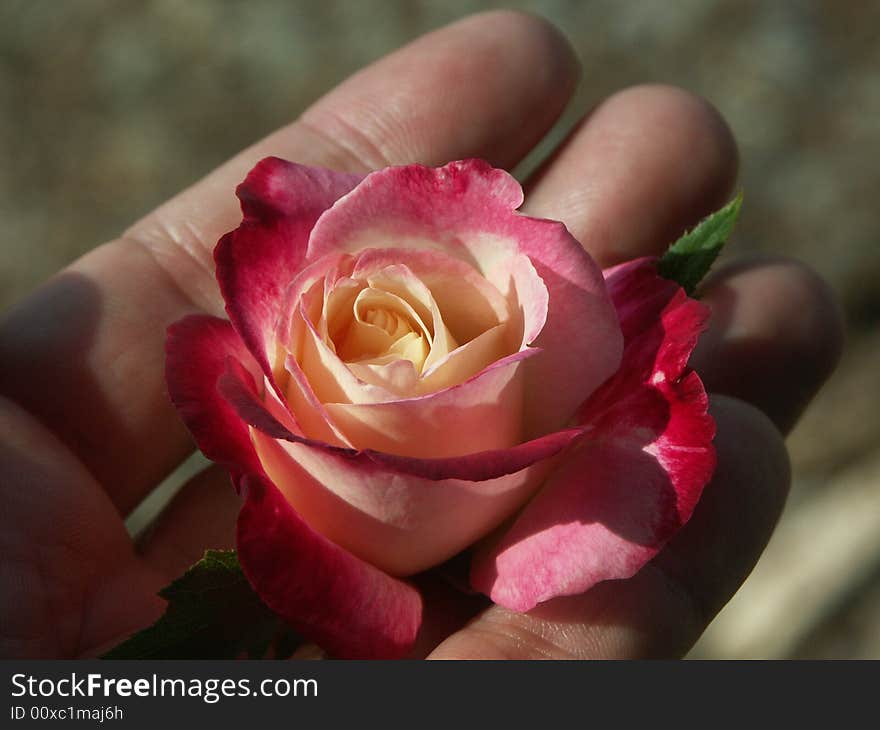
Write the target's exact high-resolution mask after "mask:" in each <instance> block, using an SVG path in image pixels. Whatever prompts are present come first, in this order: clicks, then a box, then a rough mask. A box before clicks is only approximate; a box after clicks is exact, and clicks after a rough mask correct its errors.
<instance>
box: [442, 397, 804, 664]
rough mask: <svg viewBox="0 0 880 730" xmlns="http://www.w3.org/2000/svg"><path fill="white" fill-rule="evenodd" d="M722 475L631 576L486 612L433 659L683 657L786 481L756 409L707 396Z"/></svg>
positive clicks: (773, 439) (742, 572)
mask: <svg viewBox="0 0 880 730" xmlns="http://www.w3.org/2000/svg"><path fill="white" fill-rule="evenodd" d="M712 402H713V406H712V411H713V414H714V417H715V419H716V422H717V425H718V437H717V439H716V446H717V450H718V468H717V471H716V474H715V477H714V478H713V480H712V482H711V484H709V486H707V487H706V490H705V493H704V494H703V497H702V499H701V500H700V502H699V504H698V505H697V508H696V510H695V512H694V515H693V517H692V518H691V520H690V522H688V524H687V525H686V526H685V527H684V528H683V529H682V530H681V532H680V533H679V534H678V535H677V536H676V537H675V538H674V539H673V540H672V541H671V542H670V544H669V545H667V546H666V548H665V549H664V550H663V551H662V552H661V553H660V554H659V555H658V556H657V557H656V558H655V559H654V560H653V561H652V562H651V563H649V564H648V565H647V566H645V567H644V568H643V569H642V570H641V571H640V572H639V573H637V574H636V575H635V576H634V577H633V578H630V579H628V580H619V581H606V582H604V583H600V584H599V585H597V586H596V587H595V588H593V589H592V590H590V591H588V592H587V593H584V594H582V595H580V596H570V597H565V598H557V599H553V600H551V601H548V602H546V603H544V604H541V605H540V606H538V607H537V608H535V609H534V610H532V611H530V612H528V613H525V614H518V613H515V612H512V611H509V610H507V609H504V608H502V607H500V606H492V607H491V608H489V609H487V610H486V611H484V612H483V613H482V614H480V615H479V616H478V617H477V618H475V619H474V620H473V621H471V622H470V623H469V624H468V625H467V626H466V627H465V628H464V629H462V630H461V631H459V632H457V633H455V634H453V635H452V636H450V637H449V638H448V639H447V640H446V641H444V642H443V643H442V644H441V645H440V646H439V647H438V648H437V649H436V650H435V651H434V652H433V653H432V655H431V658H433V659H540V658H551V659H571V658H596V659H599V658H601V659H625V658H645V657H671V656H681V655H682V654H684V653H685V652H686V651H687V650H688V649H689V648H690V647H691V646H692V644H693V643H694V642H695V641H696V639H697V638H698V637H699V635H700V634H701V633H702V631H703V630H704V629H705V627H706V626H707V625H708V623H709V621H711V619H712V617H713V616H714V615H715V613H717V612H718V610H719V609H720V608H721V607H722V606H723V605H724V604H725V603H726V602H727V600H728V599H729V598H730V596H731V595H732V594H733V593H734V592H735V591H736V589H737V588H738V587H739V585H740V584H741V583H742V581H743V580H744V579H745V577H746V575H748V573H749V571H750V570H751V568H752V566H753V565H754V563H755V561H756V560H757V559H758V556H759V554H760V552H761V550H762V549H763V547H764V545H765V544H766V542H767V540H768V539H769V537H770V533H771V531H772V529H773V526H774V525H775V523H776V520H777V518H778V516H779V513H780V511H781V510H782V506H783V503H784V501H785V496H786V493H787V489H788V483H789V467H788V458H787V455H786V451H785V446H784V444H783V442H782V439H781V437H780V435H779V433H778V432H777V430H776V429H775V428H774V426H773V425H772V424H771V423H770V421H769V420H768V419H767V418H766V416H764V415H763V414H762V413H761V412H760V411H758V410H757V409H755V408H753V407H751V406H748V405H747V404H744V403H742V402H741V401H737V400H734V399H729V398H726V397H724V396H718V397H715V398H713V401H712Z"/></svg>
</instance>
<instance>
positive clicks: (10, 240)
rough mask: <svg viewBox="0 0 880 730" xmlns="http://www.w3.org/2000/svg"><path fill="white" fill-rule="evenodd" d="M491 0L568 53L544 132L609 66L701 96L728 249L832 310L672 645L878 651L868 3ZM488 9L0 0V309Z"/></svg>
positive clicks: (875, 129)
mask: <svg viewBox="0 0 880 730" xmlns="http://www.w3.org/2000/svg"><path fill="white" fill-rule="evenodd" d="M503 6H506V7H518V8H522V9H526V10H529V11H531V12H534V13H537V14H539V15H543V16H545V17H547V18H549V19H550V20H552V21H553V22H554V23H555V24H556V25H557V26H559V27H560V28H561V29H562V30H563V31H564V32H565V33H566V34H567V35H568V37H569V38H570V40H571V41H572V43H573V44H574V46H575V48H576V49H577V51H578V53H579V55H580V57H581V59H582V61H583V64H584V68H585V76H584V81H583V83H582V86H581V88H580V90H579V92H578V95H577V97H576V99H575V101H574V103H573V105H572V107H571V108H570V110H569V112H568V113H567V115H566V116H565V117H564V118H563V120H562V121H561V122H560V124H559V125H557V129H556V130H555V132H554V134H553V135H552V137H551V139H550V140H549V141H548V144H547V145H544V146H543V148H542V149H543V150H544V151H546V149H548V148H549V145H550V144H552V143H553V141H555V140H558V139H559V138H561V136H562V135H563V134H564V132H565V130H566V129H567V128H569V127H570V126H571V125H572V124H573V123H574V121H575V119H576V118H577V117H578V116H579V114H580V113H582V112H583V111H584V110H585V109H587V108H588V107H589V106H590V105H592V104H593V103H595V102H596V101H597V100H599V99H600V98H602V97H603V96H604V95H606V94H608V93H610V92H613V91H615V90H616V89H619V88H621V87H623V86H627V85H629V84H634V83H639V82H644V81H663V82H668V83H673V84H677V85H680V86H683V87H685V88H687V89H690V90H692V91H695V92H697V93H700V94H702V95H704V96H705V97H707V98H708V99H710V100H711V101H712V102H713V103H714V104H715V105H716V106H717V107H718V108H719V109H720V110H721V112H722V114H723V115H724V116H725V117H726V118H727V120H728V121H729V123H730V124H731V126H732V128H733V130H734V132H735V134H736V136H737V138H738V140H739V143H740V150H741V158H742V160H741V185H742V187H743V188H744V190H745V191H746V193H747V195H746V204H745V206H744V208H743V215H742V218H741V221H740V225H739V227H738V230H737V233H736V235H735V245H734V246H732V247H730V248H733V249H734V250H735V251H736V252H743V251H750V250H761V251H768V252H780V253H784V254H788V255H793V256H797V257H800V258H802V259H804V260H805V261H807V262H808V263H809V264H810V265H811V266H812V267H813V268H815V269H816V270H818V271H819V272H820V273H821V274H822V275H823V276H825V277H826V279H828V280H829V281H830V283H831V285H832V286H833V287H834V289H835V290H836V291H837V293H838V295H839V296H840V299H841V301H842V302H843V306H844V309H845V312H846V316H847V320H848V329H849V332H848V345H847V350H846V353H845V355H844V357H843V360H842V362H841V365H840V368H839V370H838V372H837V374H836V375H835V376H834V378H833V379H832V380H831V382H829V383H828V385H827V386H826V387H825V389H824V390H823V391H822V393H821V394H820V395H819V396H818V397H817V398H816V400H815V402H814V404H813V406H812V407H811V409H810V410H809V411H808V412H807V415H806V416H805V418H804V419H803V421H802V423H801V424H800V426H799V427H798V428H797V430H796V431H795V433H794V434H793V435H792V436H791V438H790V442H789V443H790V448H791V452H792V457H793V462H794V475H795V476H794V489H793V492H792V496H791V498H790V500H789V503H788V506H787V508H786V512H785V515H784V517H783V519H782V522H781V524H780V527H779V530H778V531H777V534H776V536H775V537H774V538H773V541H772V542H771V544H770V546H769V548H768V550H767V552H766V553H765V555H764V557H763V558H762V559H761V562H760V563H759V565H758V567H757V568H756V570H755V571H754V573H753V574H752V576H751V577H750V578H749V580H748V582H747V583H746V585H745V586H744V587H743V589H742V590H741V591H740V593H739V594H738V595H737V596H736V597H735V598H734V600H733V601H732V602H731V603H730V604H729V605H728V607H727V608H726V609H725V610H724V611H723V612H722V613H721V615H720V616H719V617H718V618H717V619H716V621H715V622H714V624H713V625H712V626H711V627H710V629H709V631H708V632H707V633H706V635H705V636H704V637H703V639H702V640H701V642H700V644H699V645H698V646H697V647H696V648H695V649H694V651H693V652H692V655H693V656H699V657H722V658H740V657H749V658H762V657H767V658H777V657H779V658H781V657H810V658H868V657H871V658H880V388H878V373H880V328H878V327H877V323H878V320H880V245H878V244H880V212H878V203H877V199H878V197H880V164H878V163H880V123H878V120H880V42H878V41H880V37H878V29H880V2H878V1H876V0H864V1H859V0H843V1H839V2H833V1H832V0H827V1H825V2H822V1H820V0H804V1H803V2H798V1H795V0H792V1H788V2H785V1H780V2H769V1H768V2H756V1H755V2H749V1H747V0H671V1H669V2H661V1H660V0H644V1H643V2H635V1H614V0H535V1H534V2H507V3H504V4H503ZM491 7H502V4H501V3H494V2H476V1H474V0H433V1H432V0H421V1H418V0H387V1H385V2H370V1H366V0H363V1H360V2H358V1H356V0H351V1H349V2H334V1H333V0H321V1H320V2H310V1H307V0H279V1H277V2H273V1H272V0H249V1H248V2H244V1H241V2H235V1H233V0H139V1H135V0H0V220H2V221H3V228H2V233H0V254H2V257H0V310H2V309H3V308H5V307H6V306H8V305H9V304H10V303H11V302H13V301H14V300H15V299H17V298H19V297H21V296H22V295H24V294H25V293H27V292H28V291H29V290H30V289H31V288H32V287H33V286H34V285H36V284H37V283H38V282H39V281H40V280H42V279H43V278H44V277H46V276H47V275H49V274H50V273H52V272H54V271H55V270H56V269H58V268H60V267H61V266H63V265H64V264H66V263H68V262H69V261H71V260H72V259H74V258H75V257H77V256H78V255H80V254H81V253H83V252H84V251H86V250H88V249H89V248H90V247H92V246H94V245H96V244H97V243H100V242H103V241H105V240H107V239H109V238H112V237H114V236H115V235H117V234H118V233H120V232H121V231H122V230H123V229H124V228H125V227H126V226H127V225H128V224H130V223H131V222H133V221H134V220H135V219H136V218H138V217H140V216H141V215H142V214H144V213H146V212H147V211H149V210H150V209H151V208H152V207H154V206H155V205H156V204H158V203H159V202H161V201H162V200H164V199H165V198H167V197H168V196H170V195H171V194H173V193H175V192H177V191H178V190H179V189H181V188H182V187H184V186H186V185H188V184H190V183H192V182H194V181H195V180H196V179H198V178H199V177H201V176H202V175H203V174H205V173H206V172H208V171H209V170H210V169H211V168H212V167H214V166H215V165H217V164H219V163H220V162H222V161H223V160H225V159H226V158H227V157H229V156H231V155H232V154H233V153H235V152H236V151H238V150H239V149H240V148H242V147H244V146H245V145H247V144H249V143H250V142H252V141H254V140H255V139H256V138H258V137H260V136H262V135H264V134H265V133H267V132H269V131H271V130H273V129H274V128H276V127H278V126H280V125H282V124H284V123H286V122H288V121H290V120H292V119H293V118H294V117H295V116H296V115H298V114H299V113H300V112H301V111H302V110H303V109H304V108H305V106H306V105H307V104H308V103H309V102H311V101H312V100H314V99H315V98H317V97H318V96H319V95H321V93H322V92H324V91H325V90H327V89H328V88H329V87H330V86H332V85H334V84H335V83H337V82H339V81H341V80H342V79H343V78H344V77H345V76H347V75H348V74H350V73H351V72H353V71H354V70H356V69H357V68H359V67H360V66H362V65H364V64H366V63H368V62H370V61H372V60H374V59H376V58H378V57H379V56H381V55H383V54H385V53H386V52H388V51H390V50H392V49H394V48H395V47H397V46H398V45H401V44H402V43H405V42H407V41H408V40H411V39H412V38H414V37H415V36H417V35H420V34H421V33H423V32H425V31H428V30H430V29H433V28H435V27H437V26H440V25H443V24H445V23H447V22H450V21H452V20H454V19H456V18H458V17H460V16H463V15H466V14H468V13H471V12H475V11H478V10H481V9H486V8H491ZM530 164H531V165H533V164H534V159H532V160H530V161H529V162H527V163H526V168H528V166H529V165H530ZM520 172H522V171H520ZM728 255H729V254H728Z"/></svg>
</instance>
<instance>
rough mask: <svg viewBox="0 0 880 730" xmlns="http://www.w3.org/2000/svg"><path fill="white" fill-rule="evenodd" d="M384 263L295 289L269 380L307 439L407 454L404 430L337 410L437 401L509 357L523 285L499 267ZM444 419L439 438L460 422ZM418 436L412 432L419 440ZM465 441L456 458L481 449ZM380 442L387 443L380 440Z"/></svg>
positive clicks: (362, 262)
mask: <svg viewBox="0 0 880 730" xmlns="http://www.w3.org/2000/svg"><path fill="white" fill-rule="evenodd" d="M389 254H390V251H388V250H382V251H378V250H377V251H375V252H373V253H372V257H371V256H367V257H364V258H357V257H356V258H354V259H352V260H348V259H346V260H345V261H343V262H341V263H340V265H338V266H337V267H336V268H334V269H333V270H330V271H327V272H326V273H325V275H324V276H322V277H315V279H314V281H313V282H307V283H306V285H305V286H302V287H301V288H300V292H301V294H300V296H299V301H298V303H297V306H296V307H294V308H293V311H292V316H291V318H290V320H288V326H287V329H286V337H285V338H284V339H286V340H287V342H286V347H285V346H282V347H281V348H279V351H278V352H277V353H276V370H281V368H280V367H278V366H279V365H280V363H279V362H278V361H279V360H281V359H282V358H283V356H284V350H286V351H287V352H288V353H289V357H290V361H289V363H287V364H285V365H284V366H283V369H284V371H285V372H283V373H282V372H278V373H277V375H278V376H279V378H278V379H279V382H282V383H283V385H284V390H285V394H286V396H287V401H288V403H289V404H290V406H291V407H292V410H293V412H294V413H295V414H296V415H297V417H298V420H299V422H300V425H301V427H302V429H303V430H304V432H305V433H306V435H309V436H311V437H312V438H317V439H319V440H322V441H327V442H329V443H334V444H337V445H351V446H353V447H355V448H365V447H366V446H371V447H373V448H376V447H380V448H382V447H384V448H386V449H388V450H389V451H391V452H393V453H410V452H412V449H411V448H410V447H409V446H407V447H405V446H404V445H403V443H402V442H400V443H398V442H399V441H400V439H401V438H403V435H402V434H403V431H401V432H400V433H397V431H398V430H400V429H401V428H403V430H404V431H407V430H408V429H409V427H406V428H404V425H405V424H403V423H397V422H395V424H394V428H391V424H390V423H387V422H384V421H383V419H382V418H378V419H374V418H373V416H374V415H375V414H373V413H372V412H369V417H366V418H365V419H362V418H360V416H356V415H355V414H356V413H357V414H361V415H364V416H366V415H367V413H368V412H364V413H361V411H360V410H359V409H358V410H357V411H350V410H346V409H345V408H343V406H346V405H351V406H354V405H357V404H364V405H366V404H376V405H378V404H383V403H385V404H388V405H389V406H391V405H393V403H394V402H401V404H403V403H405V402H406V401H407V400H408V399H410V398H417V397H422V396H426V395H429V394H432V393H439V392H440V391H444V390H446V389H448V388H452V387H454V386H458V385H461V384H462V383H465V382H466V381H468V380H469V379H470V378H472V377H474V376H476V375H477V374H479V373H481V372H482V371H483V370H485V369H486V368H487V367H489V366H490V365H492V363H494V362H497V361H499V360H502V359H503V358H505V357H507V356H509V355H511V354H513V353H514V352H517V351H518V350H519V349H520V348H521V342H522V334H523V319H524V312H523V311H522V310H521V306H522V305H521V303H520V302H519V301H518V297H517V293H518V292H517V289H518V288H519V284H520V283H521V282H520V281H518V278H519V276H518V274H519V272H518V271H517V270H516V267H513V270H512V271H511V270H507V271H504V270H503V269H504V267H503V266H499V267H497V269H501V271H498V270H497V269H496V270H495V271H494V272H492V273H493V274H494V276H491V277H485V278H484V276H481V275H480V273H479V272H478V271H477V270H476V269H474V268H472V267H471V265H470V264H468V263H465V262H463V261H462V260H460V259H450V261H449V262H447V261H445V260H444V259H443V258H442V257H438V256H437V255H435V254H431V255H430V256H426V257H425V258H424V259H418V258H412V259H411V260H408V261H407V262H406V264H403V263H398V262H395V261H394V259H393V258H392V257H391V256H390V255H389ZM407 264H408V265H407ZM410 266H411V267H412V268H410ZM527 316H528V315H526V317H527ZM453 332H455V335H453ZM468 393H470V391H468ZM472 396H473V394H470V395H468V396H467V397H472ZM458 398H460V396H458V395H457V396H456V399H458ZM490 400H491V399H490ZM456 402H457V400H456ZM441 411H442V409H441ZM382 412H383V413H384V411H382ZM446 415H447V416H449V414H446ZM508 415H510V414H508ZM439 416H440V413H439V412H438V413H434V414H433V415H432V416H431V418H430V419H428V420H429V421H431V419H433V418H435V417H439ZM450 417H451V418H452V420H451V421H450V422H449V423H446V425H445V426H444V428H446V429H449V428H450V427H451V424H452V423H458V422H459V421H458V419H459V417H458V416H450ZM444 418H446V416H444ZM407 419H409V416H407V417H406V419H404V420H407ZM374 420H375V422H374ZM441 420H442V419H441ZM478 420H479V419H478ZM511 420H512V422H516V423H518V419H517V418H515V417H513V418H512V419H511ZM435 425H436V424H435ZM411 426H415V424H411ZM470 426H473V424H470ZM462 427H463V426H462ZM424 428H427V426H426V425H425V424H420V425H419V429H418V430H423V429H424ZM388 429H390V431H394V432H395V434H396V435H395V436H393V437H392V435H391V433H390V432H388V433H386V431H388ZM428 430H429V431H430V429H428ZM470 431H471V433H469V435H468V436H467V438H465V439H464V442H466V443H464V442H463V443H461V444H458V445H457V446H456V449H454V450H455V451H460V450H461V449H464V450H467V449H468V448H470V447H471V446H473V443H477V442H479V441H480V439H479V438H477V435H476V434H475V433H473V428H470ZM382 433H386V436H387V437H388V438H385V437H382V438H380V436H381V434H382ZM423 435H424V434H423ZM447 437H448V434H447V436H444V438H447ZM377 439H379V440H378V441H377ZM383 439H384V440H383ZM404 440H405V439H404ZM417 440H418V441H421V436H419V437H418V438H417ZM380 442H381V446H380ZM472 442H473V443H472ZM505 443H506V440H505ZM462 453H463V452H462Z"/></svg>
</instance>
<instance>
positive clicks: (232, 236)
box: [214, 157, 361, 376]
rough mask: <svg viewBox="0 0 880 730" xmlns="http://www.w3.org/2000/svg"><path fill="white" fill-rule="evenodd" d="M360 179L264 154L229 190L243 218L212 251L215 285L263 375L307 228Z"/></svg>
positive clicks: (302, 258)
mask: <svg viewBox="0 0 880 730" xmlns="http://www.w3.org/2000/svg"><path fill="white" fill-rule="evenodd" d="M360 180H361V177H360V176H358V175H350V174H346V173H340V172H334V171H332V170H325V169H321V168H315V167H305V166H304V165H297V164H295V163H292V162H286V161H285V160H281V159H278V158H277V157H268V158H266V159H264V160H262V161H261V162H259V163H258V164H257V166H256V167H254V169H253V170H251V172H250V173H249V174H248V176H247V178H245V181H244V182H243V183H242V184H241V185H239V186H238V188H237V190H236V194H237V195H238V197H239V198H240V200H241V207H242V212H243V213H244V220H243V221H242V223H241V225H240V226H239V227H238V228H237V229H236V230H234V231H232V232H230V233H227V234H226V235H225V236H224V237H223V238H222V239H221V240H220V242H219V243H218V244H217V247H216V248H215V249H214V260H215V261H216V264H217V281H218V282H219V284H220V291H221V292H222V294H223V298H224V300H225V301H226V311H227V313H228V314H229V319H230V321H231V322H232V324H233V326H234V327H235V329H236V331H237V332H238V333H239V335H240V336H241V338H242V340H243V341H244V343H245V345H246V346H247V347H248V349H249V350H250V351H251V352H252V353H253V355H254V357H255V358H256V360H257V362H258V363H259V364H260V366H261V367H262V368H263V371H264V372H265V373H266V374H267V375H269V376H271V374H272V373H271V369H270V358H271V357H272V355H273V354H274V352H273V351H272V347H273V342H274V331H275V327H276V324H277V321H278V318H279V314H280V307H281V305H282V304H283V303H284V301H285V297H284V292H285V289H286V288H287V286H288V285H289V284H290V282H291V281H293V279H294V277H295V276H296V275H297V273H298V272H299V271H300V269H301V268H302V267H303V263H304V261H305V253H306V247H307V244H308V238H309V233H310V231H311V230H312V226H313V225H314V224H315V221H316V220H317V219H318V217H319V216H320V215H321V213H323V212H324V211H325V210H326V209H327V208H329V207H330V206H331V205H332V204H333V203H334V201H336V200H337V199H339V198H340V197H342V196H343V195H345V194H346V193H348V192H349V191H350V190H351V189H352V188H354V187H355V185H357V184H358V182H359V181H360Z"/></svg>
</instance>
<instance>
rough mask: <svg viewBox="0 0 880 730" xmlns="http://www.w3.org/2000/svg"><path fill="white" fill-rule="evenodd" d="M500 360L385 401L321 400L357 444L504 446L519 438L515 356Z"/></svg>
mask: <svg viewBox="0 0 880 730" xmlns="http://www.w3.org/2000/svg"><path fill="white" fill-rule="evenodd" d="M533 353H534V351H530V350H526V351H523V352H520V353H517V354H516V355H511V356H510V357H507V358H505V359H504V360H500V361H498V362H496V363H494V364H493V365H491V366H490V367H489V368H487V369H485V370H483V371H482V372H481V373H480V374H479V375H477V376H475V377H474V378H472V379H470V380H468V381H465V382H464V383H462V384H460V385H456V386H453V387H451V388H446V389H445V390H441V391H437V392H435V393H430V394H428V395H424V396H420V397H416V398H406V399H403V400H397V401H388V402H385V403H325V404H324V408H325V409H326V410H327V413H328V414H329V415H330V417H331V418H332V419H333V422H334V423H336V424H337V425H338V427H339V430H340V431H341V432H342V433H344V434H345V436H346V438H347V439H348V440H349V441H350V442H351V444H352V445H353V446H355V447H356V448H358V449H372V450H375V451H383V452H386V453H389V454H397V455H400V456H411V457H415V458H444V457H450V456H462V455H464V454H470V453H473V452H477V451H488V450H491V449H504V448H508V447H510V446H514V445H516V444H517V443H519V442H521V441H522V440H523V439H522V407H523V392H522V373H521V370H520V368H521V362H520V361H521V360H523V359H524V358H525V357H527V356H528V355H531V354H533Z"/></svg>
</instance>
